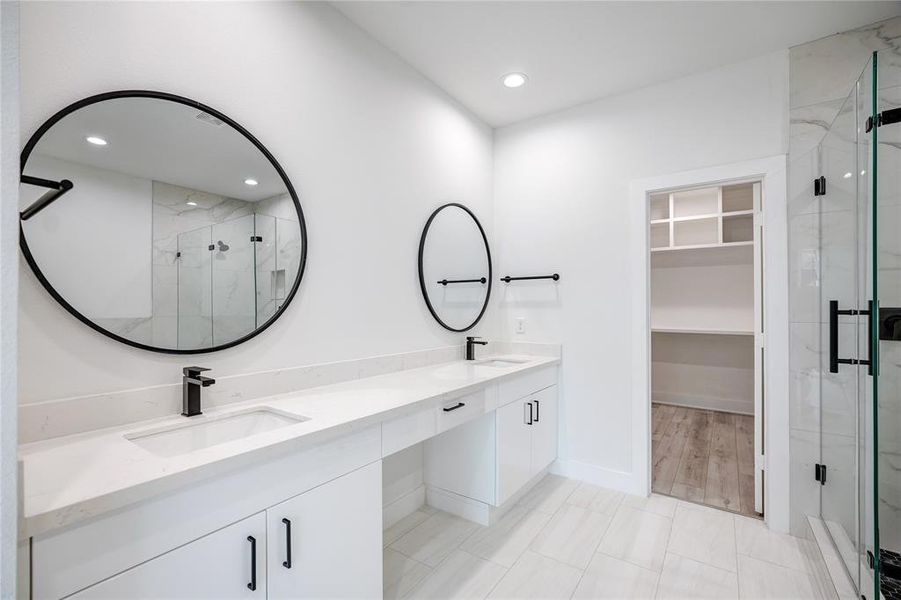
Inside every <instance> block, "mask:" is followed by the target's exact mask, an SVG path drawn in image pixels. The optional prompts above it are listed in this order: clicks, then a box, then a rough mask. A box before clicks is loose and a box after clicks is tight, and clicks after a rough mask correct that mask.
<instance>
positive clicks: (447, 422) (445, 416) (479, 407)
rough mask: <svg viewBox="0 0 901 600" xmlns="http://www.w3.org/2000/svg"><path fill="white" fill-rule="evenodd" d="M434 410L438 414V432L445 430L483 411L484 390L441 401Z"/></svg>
mask: <svg viewBox="0 0 901 600" xmlns="http://www.w3.org/2000/svg"><path fill="white" fill-rule="evenodd" d="M435 412H436V414H437V415H438V417H437V420H438V433H441V432H442V431H447V430H448V429H451V428H453V427H456V426H457V425H459V424H461V423H465V422H466V421H469V420H470V419H474V418H476V417H478V416H479V415H481V414H483V413H484V412H485V390H479V391H478V392H475V393H473V394H467V395H466V396H460V397H458V398H454V399H453V400H447V401H445V402H442V403H441V404H440V405H439V406H438V408H436V409H435Z"/></svg>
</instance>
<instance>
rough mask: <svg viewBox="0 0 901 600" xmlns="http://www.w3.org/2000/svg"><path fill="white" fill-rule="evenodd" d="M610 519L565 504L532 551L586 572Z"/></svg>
mask: <svg viewBox="0 0 901 600" xmlns="http://www.w3.org/2000/svg"><path fill="white" fill-rule="evenodd" d="M611 519H612V518H611V517H610V515H605V514H602V513H596V512H594V511H591V510H588V509H586V508H579V507H578V506H572V505H570V504H564V505H563V506H562V507H561V508H560V510H558V511H557V512H556V513H555V514H554V516H553V518H552V519H551V520H550V522H549V523H548V524H547V525H546V526H545V527H544V529H542V530H541V533H539V534H538V537H536V538H535V541H533V542H532V550H534V551H535V552H538V553H539V554H543V555H545V556H549V557H551V558H555V559H557V560H559V561H560V562H563V563H566V564H568V565H572V566H574V567H578V568H580V569H584V568H585V567H587V566H588V563H589V561H590V560H591V557H592V555H594V551H595V550H596V549H597V547H598V544H600V542H601V537H603V535H604V532H605V531H606V530H607V526H608V525H610V521H611Z"/></svg>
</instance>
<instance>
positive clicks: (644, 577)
mask: <svg viewBox="0 0 901 600" xmlns="http://www.w3.org/2000/svg"><path fill="white" fill-rule="evenodd" d="M658 577H659V575H658V574H657V572H656V571H649V570H648V569H642V568H641V567H639V566H636V565H633V564H632V563H627V562H625V561H622V560H618V559H615V558H610V557H609V556H605V555H603V554H595V555H594V557H593V558H592V559H591V562H590V563H589V565H588V568H587V569H586V570H585V573H584V575H582V580H581V581H580V582H579V586H578V587H577V588H576V592H575V593H574V594H573V598H574V599H575V598H578V599H579V600H588V599H590V598H611V599H613V598H616V599H622V600H631V599H633V598H634V599H636V600H638V599H644V598H653V597H654V591H655V590H656V588H657V579H658Z"/></svg>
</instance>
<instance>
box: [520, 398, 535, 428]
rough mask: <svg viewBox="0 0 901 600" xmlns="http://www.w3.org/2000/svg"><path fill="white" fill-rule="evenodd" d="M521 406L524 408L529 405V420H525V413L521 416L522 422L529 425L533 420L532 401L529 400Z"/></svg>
mask: <svg viewBox="0 0 901 600" xmlns="http://www.w3.org/2000/svg"><path fill="white" fill-rule="evenodd" d="M522 407H523V408H524V409H525V408H526V407H529V420H528V421H526V417H525V415H523V418H522V419H523V422H524V423H525V424H526V425H531V424H532V423H533V422H534V420H533V418H532V403H531V402H526V403H525V404H523V405H522Z"/></svg>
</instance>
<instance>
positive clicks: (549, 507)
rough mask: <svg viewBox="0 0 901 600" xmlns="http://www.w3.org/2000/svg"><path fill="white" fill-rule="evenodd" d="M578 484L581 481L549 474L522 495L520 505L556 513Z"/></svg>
mask: <svg viewBox="0 0 901 600" xmlns="http://www.w3.org/2000/svg"><path fill="white" fill-rule="evenodd" d="M578 486H579V482H578V481H575V480H573V479H566V478H565V477H560V476H559V475H548V476H546V477H545V478H544V479H542V480H541V481H539V482H538V483H536V484H535V487H533V488H532V489H531V490H529V491H528V492H527V493H526V495H525V496H523V497H522V499H521V500H520V501H519V505H520V506H525V507H526V508H531V509H532V510H537V511H540V512H546V513H555V512H557V509H558V508H560V507H561V506H562V505H563V503H564V502H566V499H567V498H569V496H570V494H572V493H573V491H575V489H576V488H577V487H578Z"/></svg>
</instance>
